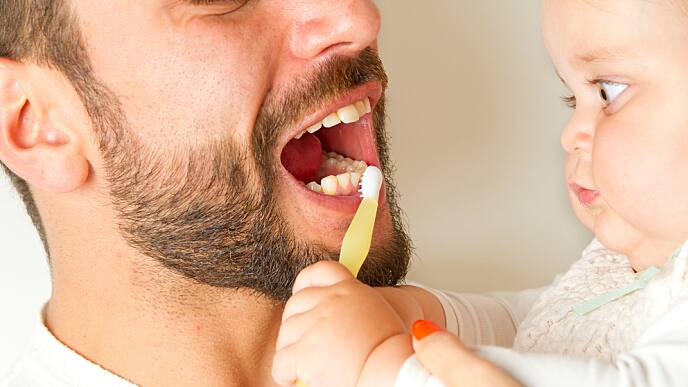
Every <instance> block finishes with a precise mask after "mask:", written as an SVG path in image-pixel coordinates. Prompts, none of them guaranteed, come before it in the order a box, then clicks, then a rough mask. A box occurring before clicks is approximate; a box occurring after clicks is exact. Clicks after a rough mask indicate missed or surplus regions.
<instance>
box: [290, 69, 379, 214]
mask: <svg viewBox="0 0 688 387" xmlns="http://www.w3.org/2000/svg"><path fill="white" fill-rule="evenodd" d="M381 95H382V86H381V84H380V83H378V82H370V83H368V84H365V85H363V86H360V87H358V88H355V89H353V90H352V91H350V92H349V93H346V94H345V95H343V96H341V97H340V98H338V99H337V100H336V101H335V102H333V103H330V104H328V105H327V106H328V107H327V108H325V109H320V110H319V111H318V112H317V113H313V114H310V115H308V116H307V117H306V118H304V119H303V120H302V121H301V122H302V124H300V125H298V126H295V127H294V129H293V130H288V131H286V132H287V133H288V135H290V136H291V135H292V134H293V133H297V134H296V135H294V136H295V137H291V138H287V139H285V141H286V143H285V145H283V146H281V147H279V148H280V160H281V164H282V165H280V167H279V168H278V169H279V170H280V172H281V173H280V175H282V176H281V177H284V179H280V180H283V181H284V180H286V183H287V187H292V188H293V190H292V192H293V194H291V195H289V194H288V195H286V196H290V197H291V200H294V201H295V203H296V202H301V203H303V204H305V203H310V204H309V205H311V206H313V207H312V210H315V209H316V208H318V207H320V208H328V209H329V210H334V211H336V212H344V213H348V212H352V211H355V209H356V207H357V205H358V203H359V202H360V198H359V197H358V195H357V194H356V191H357V190H358V187H357V184H358V183H357V182H358V181H359V178H360V175H361V174H362V173H363V170H361V166H360V165H359V164H363V169H364V168H365V166H366V165H374V166H379V165H380V162H379V156H378V153H377V144H376V138H375V137H376V136H375V131H376V128H375V125H374V123H375V122H374V114H373V109H374V108H375V107H376V105H377V103H378V102H379V100H380V98H381ZM361 101H363V102H365V104H364V103H363V102H361ZM354 105H356V110H358V114H354V115H353V116H349V121H346V120H345V118H344V117H343V116H341V113H342V112H343V111H346V109H349V110H348V111H349V112H351V109H353V106H354ZM363 105H367V107H365V111H363V108H364V106H363ZM333 112H336V114H337V115H340V117H341V123H340V124H336V122H337V121H335V124H334V126H332V124H330V125H327V123H326V122H324V121H326V120H325V119H324V118H325V117H328V119H330V117H332V115H333V114H334V113H333ZM353 113H355V111H354V112H353ZM321 121H322V122H323V123H322V124H320V125H317V124H316V126H317V127H316V130H315V131H311V130H310V129H309V130H308V131H307V132H306V133H305V134H304V131H306V129H305V128H310V127H311V126H313V122H316V123H318V122H321ZM351 121H354V122H351ZM346 122H350V123H348V124H347V123H346ZM318 128H321V129H318ZM316 131H317V133H315V132H316ZM309 133H315V135H317V138H316V137H315V136H314V135H313V134H309ZM311 148H313V149H311ZM314 152H315V156H313V155H312V154H313V153H314ZM328 152H332V153H328ZM321 153H322V160H320V157H321ZM333 155H336V156H337V157H338V158H337V160H339V161H337V160H334V156H333ZM311 156H313V157H311ZM314 157H315V160H313V159H314ZM314 163H315V165H314V166H313V165H311V164H314ZM342 163H343V164H342ZM356 163H359V164H356ZM314 167H315V168H314ZM318 168H319V171H318V173H317V174H316V175H314V176H312V175H313V172H314V171H315V169H318ZM349 168H352V169H349ZM306 175H308V176H306ZM321 179H322V185H319V184H318V183H321ZM349 180H351V184H350V183H349ZM333 181H335V182H334V183H333ZM325 182H327V184H325ZM352 184H353V185H352ZM294 191H295V192H294ZM314 191H315V192H314ZM294 194H295V196H294ZM382 196H383V197H384V195H382ZM299 197H300V198H299Z"/></svg>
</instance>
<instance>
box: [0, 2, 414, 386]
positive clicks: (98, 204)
mask: <svg viewBox="0 0 688 387" xmlns="http://www.w3.org/2000/svg"><path fill="white" fill-rule="evenodd" d="M379 28H380V16H379V13H378V11H377V9H376V7H375V5H374V4H373V2H372V0H337V1H331V0H299V1H283V0H146V1H141V0H30V1H27V0H0V161H1V162H2V164H3V167H5V170H6V172H7V173H8V174H9V175H10V177H11V178H12V181H13V183H14V185H15V187H16V188H17V190H18V192H19V193H20V195H21V197H22V199H23V200H24V203H25V205H26V208H27V210H28V212H29V215H30V216H31V217H32V220H33V222H34V224H35V225H36V227H37V229H38V231H39V234H40V236H41V238H42V240H43V242H44V244H45V247H46V251H47V252H48V256H49V259H50V267H51V274H52V288H53V292H52V296H51V298H50V300H49V302H48V303H47V304H46V306H45V308H44V309H43V311H42V313H41V324H39V326H38V328H37V330H36V333H35V335H34V338H33V340H32V341H31V344H30V345H29V347H28V348H27V350H26V351H25V352H24V355H22V357H21V358H20V359H19V361H18V363H17V365H16V366H15V367H14V368H13V369H12V373H11V375H10V377H9V379H6V381H5V383H6V385H9V386H23V387H27V386H29V387H30V386H47V385H49V386H75V385H89V386H130V385H132V384H137V385H146V386H154V385H159V386H192V385H194V386H196V385H198V386H201V385H203V386H222V385H224V386H269V385H272V384H273V382H272V380H271V377H270V366H271V362H272V357H273V355H274V342H275V339H276V335H277V332H278V330H279V326H280V317H281V314H282V311H283V305H284V302H285V300H287V299H288V298H289V296H290V293H291V287H292V285H293V282H294V279H295V277H296V275H297V274H298V273H299V272H300V271H301V270H302V269H303V268H304V267H306V266H308V265H310V264H312V263H314V262H317V261H321V260H329V259H336V257H337V255H338V252H339V247H340V243H341V240H342V238H343V235H344V233H345V231H346V229H347V226H348V224H349V222H350V221H351V219H352V217H353V214H354V212H355V210H356V208H357V205H358V203H359V200H360V199H358V198H357V197H356V195H355V186H356V183H357V179H358V178H359V177H360V171H361V169H362V168H364V167H365V165H378V166H380V167H381V168H382V169H383V171H384V172H385V176H386V177H387V180H386V182H385V185H384V188H383V190H384V191H383V192H384V193H385V194H384V195H383V198H382V199H381V203H380V209H379V213H378V221H377V224H376V226H375V238H374V240H373V249H372V251H371V255H370V258H369V260H368V261H367V263H366V265H365V266H364V268H363V271H362V273H361V275H360V276H359V278H360V279H361V280H363V281H364V282H365V283H367V284H369V285H373V286H390V285H395V284H397V283H398V282H399V281H400V280H401V279H402V278H403V277H404V275H405V273H406V269H407V264H408V259H409V250H410V248H409V242H408V240H407V238H406V234H405V232H404V230H403V227H402V224H401V222H400V220H399V211H398V209H397V206H396V204H395V200H394V199H395V191H394V188H393V185H392V182H391V180H390V179H389V177H390V176H391V174H390V165H389V163H388V161H387V156H388V152H387V140H386V134H385V130H384V123H385V109H384V106H385V104H384V91H385V88H386V84H387V80H386V75H385V72H384V70H383V67H382V64H381V61H380V59H379V57H378V54H377V51H376V46H377V44H376V39H377V35H378V32H379Z"/></svg>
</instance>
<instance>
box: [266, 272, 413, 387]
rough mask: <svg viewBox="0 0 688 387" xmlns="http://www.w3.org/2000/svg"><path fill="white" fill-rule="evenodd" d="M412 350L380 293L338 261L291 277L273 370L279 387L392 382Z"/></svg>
mask: <svg viewBox="0 0 688 387" xmlns="http://www.w3.org/2000/svg"><path fill="white" fill-rule="evenodd" d="M412 353H413V349H412V345H411V337H410V335H408V334H407V333H406V329H405V326H404V323H403V322H402V320H401V319H400V318H399V316H398V315H397V313H396V312H395V311H394V309H392V307H391V306H390V305H389V304H388V303H387V301H386V300H385V298H384V297H382V296H381V295H380V293H378V292H377V291H375V290H374V289H373V288H371V287H368V286H366V285H364V284H363V283H361V282H359V281H357V280H356V279H355V278H354V277H353V276H352V275H351V274H350V273H349V272H348V270H347V269H346V268H345V267H344V266H342V265H341V264H339V263H337V262H320V263H318V264H315V265H313V266H311V267H308V268H306V269H305V270H304V271H303V272H301V274H300V275H299V277H298V278H297V279H296V283H295V285H294V295H293V296H292V298H291V299H290V300H289V302H288V303H287V305H286V307H285V310H284V315H283V317H282V327H281V329H280V333H279V337H278V339H277V353H276V355H275V358H274V361H273V371H272V374H273V378H274V379H275V381H276V382H277V383H278V384H279V385H281V386H292V385H293V384H294V383H295V382H296V380H301V381H302V382H304V383H306V384H308V385H309V386H310V387H322V386H328V387H336V386H342V387H344V386H346V387H351V386H360V387H362V386H392V385H393V384H394V380H395V378H396V375H397V373H398V372H399V369H400V368H401V365H402V364H403V362H404V361H405V360H406V359H407V358H408V357H409V356H410V355H411V354H412Z"/></svg>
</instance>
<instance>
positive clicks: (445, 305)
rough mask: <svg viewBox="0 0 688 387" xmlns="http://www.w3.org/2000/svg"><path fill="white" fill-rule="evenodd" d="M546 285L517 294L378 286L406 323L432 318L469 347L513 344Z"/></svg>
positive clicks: (407, 324)
mask: <svg viewBox="0 0 688 387" xmlns="http://www.w3.org/2000/svg"><path fill="white" fill-rule="evenodd" d="M544 289H545V288H540V289H531V290H525V291H521V292H514V293H495V294H471V293H455V292H448V291H439V290H434V289H430V288H426V287H422V286H418V285H416V286H402V287H399V288H381V289H377V291H378V292H380V293H381V294H382V295H383V296H384V297H385V298H386V299H387V301H388V302H389V304H390V305H392V307H394V309H395V310H396V311H397V313H398V314H399V316H400V317H401V318H402V320H403V321H404V323H405V324H406V326H410V325H411V324H412V323H413V322H414V321H416V320H430V321H433V322H435V323H436V324H438V325H439V326H441V327H443V328H446V329H447V331H449V332H451V333H454V334H456V335H458V336H459V337H460V338H461V340H462V341H463V342H464V343H466V344H467V345H469V346H476V345H497V346H502V347H510V346H512V345H513V341H514V338H515V337H516V328H517V327H518V326H519V325H520V323H521V321H522V320H523V319H524V318H525V315H526V314H527V312H528V311H529V310H530V308H531V307H532V306H533V304H534V303H535V302H536V301H537V300H538V298H539V296H540V294H541V293H542V291H544Z"/></svg>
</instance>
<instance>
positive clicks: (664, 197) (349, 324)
mask: <svg viewBox="0 0 688 387" xmlns="http://www.w3.org/2000/svg"><path fill="white" fill-rule="evenodd" d="M543 33H544V37H545V42H546V45H547V49H548V51H549V53H550V56H551V58H552V61H553V63H554V66H555V68H556V71H557V73H558V75H559V77H560V78H561V80H562V81H563V82H564V84H566V86H567V87H568V88H569V89H570V90H571V94H572V95H571V96H570V97H567V98H566V100H567V102H568V103H569V104H570V105H571V107H572V108H574V113H573V117H572V118H571V120H570V122H569V123H568V125H567V126H566V128H565V129H564V131H563V134H562V145H563V147H564V150H565V151H566V154H567V158H566V179H567V182H568V184H569V196H570V199H571V204H572V206H573V209H574V212H575V214H576V216H577V217H578V219H580V221H581V222H582V223H583V224H584V225H585V226H587V227H588V228H590V229H591V230H592V231H593V232H594V234H595V237H596V239H595V240H594V241H593V242H592V243H591V244H590V246H588V247H587V248H586V249H585V251H583V254H582V257H581V259H580V260H579V261H577V262H576V263H574V264H573V265H572V266H571V268H570V269H569V271H567V272H566V273H564V274H562V275H560V276H558V277H557V278H555V280H554V282H553V283H552V285H550V286H549V287H547V288H544V289H537V290H530V291H526V292H521V293H515V294H499V295H471V294H454V293H450V292H439V291H435V290H430V289H423V288H420V287H412V286H406V287H401V288H393V289H392V288H386V289H372V288H369V287H367V286H365V285H363V284H361V283H360V282H358V281H356V280H355V279H354V278H353V277H351V276H350V275H349V274H347V272H346V271H345V270H344V269H343V268H342V267H339V266H338V264H336V263H320V264H318V265H315V266H312V267H310V268H308V269H306V270H305V271H304V272H303V273H302V274H301V275H300V277H299V279H298V280H297V283H296V285H295V288H294V296H293V298H292V299H291V300H290V301H289V303H288V304H287V306H286V309H285V313H284V318H283V325H282V328H281V331H280V335H279V339H278V343H277V354H276V356H275V360H274V365H273V375H274V377H275V380H276V381H277V382H278V383H279V384H280V385H283V386H288V385H292V384H293V383H294V382H295V381H296V380H302V381H304V382H306V383H307V384H309V385H310V386H311V387H319V386H395V385H397V386H425V385H431V384H434V385H440V384H441V383H440V382H439V381H438V379H441V382H443V383H444V384H445V385H447V386H459V385H466V386H471V387H475V386H514V385H518V384H519V383H520V384H522V385H525V386H543V387H544V386H548V387H551V386H558V387H562V386H564V387H565V386H576V387H578V386H665V387H669V386H686V385H688V274H687V273H688V269H687V268H686V264H687V263H688V248H687V247H686V244H685V241H686V239H687V238H688V0H654V1H650V0H545V1H544V14H543ZM415 320H430V321H434V322H435V323H436V324H437V325H438V326H439V327H444V329H446V331H447V332H451V333H453V334H454V335H456V336H454V337H452V336H449V335H447V334H446V333H441V334H432V333H433V332H435V331H437V330H438V329H439V327H435V326H434V325H433V324H432V323H429V322H427V321H426V322H420V323H417V324H415V325H414V330H413V333H414V335H415V336H416V337H415V339H412V338H411V335H410V334H409V333H408V328H409V327H410V326H411V324H412V322H413V321H415ZM438 335H439V336H438ZM457 336H458V338H457ZM433 337H437V338H436V339H434V344H433V345H436V346H437V348H444V349H445V350H444V352H442V350H437V351H436V352H435V354H434V355H433V356H427V355H423V354H421V352H422V351H423V352H424V351H426V349H424V347H423V343H425V342H428V340H431V339H432V338H433ZM459 339H460V341H459ZM462 343H464V344H465V345H466V346H467V347H471V348H475V349H474V350H468V349H466V348H465V347H463V346H462ZM414 346H415V349H416V350H417V351H418V352H419V354H418V356H419V357H420V360H419V359H418V358H416V357H415V356H413V353H414ZM452 348H453V350H452ZM442 353H444V354H446V356H445V355H441V356H440V355H438V354H442ZM421 364H423V365H424V366H425V367H427V369H426V368H424V367H423V366H421ZM428 370H430V371H432V373H435V374H436V376H435V377H431V376H430V373H431V372H430V371H428Z"/></svg>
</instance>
